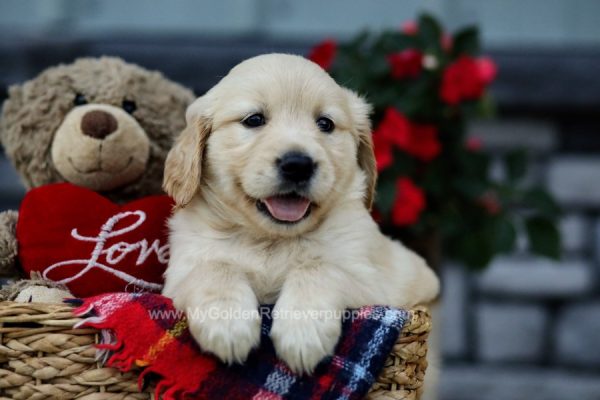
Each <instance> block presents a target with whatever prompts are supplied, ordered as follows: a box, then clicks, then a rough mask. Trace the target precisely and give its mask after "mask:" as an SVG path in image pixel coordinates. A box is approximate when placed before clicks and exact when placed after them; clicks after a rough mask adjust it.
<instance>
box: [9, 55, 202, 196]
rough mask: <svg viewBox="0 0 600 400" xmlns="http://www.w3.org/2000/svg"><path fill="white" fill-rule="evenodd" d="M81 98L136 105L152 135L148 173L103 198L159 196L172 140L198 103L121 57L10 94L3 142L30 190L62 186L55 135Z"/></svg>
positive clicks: (50, 74)
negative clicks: (53, 155)
mask: <svg viewBox="0 0 600 400" xmlns="http://www.w3.org/2000/svg"><path fill="white" fill-rule="evenodd" d="M77 93H81V94H83V95H85V97H86V99H87V100H88V102H89V103H100V104H107V105H112V106H115V107H119V108H121V105H122V102H123V100H124V99H127V100H134V101H135V102H136V103H137V110H136V111H135V112H134V113H133V116H134V117H135V119H136V120H137V122H138V123H139V124H140V126H141V127H142V128H143V130H144V131H145V132H146V134H147V135H148V137H149V139H150V142H151V146H150V158H149V160H148V164H147V168H146V172H145V173H144V174H143V175H142V176H141V178H140V179H138V180H137V181H136V182H133V183H131V184H129V185H126V186H124V187H120V188H117V189H115V190H112V191H110V192H107V193H104V194H105V195H107V196H108V197H109V198H111V199H113V200H115V201H127V200H130V199H132V198H138V197H141V196H144V195H148V194H152V193H160V192H161V183H162V173H163V165H164V160H165V157H166V155H167V151H168V150H169V148H170V147H171V144H172V141H173V137H174V136H175V135H176V134H177V133H179V132H180V131H181V130H182V129H183V128H184V127H185V119H184V113H185V109H186V107H187V105H188V104H189V103H191V101H192V100H193V99H194V98H193V95H192V93H191V92H190V91H189V90H187V89H185V88H183V87H182V86H180V85H178V84H176V83H173V82H171V81H169V80H167V79H165V78H164V77H163V76H162V75H161V74H160V73H158V72H150V71H147V70H145V69H143V68H141V67H138V66H136V65H133V64H128V63H126V62H124V61H122V60H120V59H118V58H113V57H102V58H99V59H96V58H83V59H79V60H77V61H75V62H74V63H73V64H69V65H59V66H57V67H53V68H49V69H47V70H46V71H44V72H42V73H41V74H40V75H39V76H38V77H36V78H34V79H32V80H30V81H28V82H25V83H24V84H22V85H19V86H12V87H11V88H10V89H9V98H8V99H7V100H6V102H5V103H4V107H3V110H2V118H1V120H0V140H1V142H2V145H3V146H4V148H5V150H6V153H7V155H8V157H9V158H10V159H11V161H12V163H13V165H14V166H15V168H16V169H17V171H18V172H19V174H20V175H21V178H22V180H23V183H24V184H25V186H26V187H27V188H32V187H36V186H40V185H45V184H48V183H53V182H61V181H64V179H63V177H62V176H61V175H60V174H59V173H58V171H57V170H56V168H55V167H54V165H53V163H52V161H51V155H50V152H51V146H52V141H53V138H54V134H55V132H56V130H57V129H58V127H59V126H60V125H61V123H62V121H63V119H64V118H65V116H66V115H67V113H68V112H69V111H71V109H73V107H74V104H73V100H74V98H75V96H76V94H77Z"/></svg>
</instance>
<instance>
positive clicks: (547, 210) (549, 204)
mask: <svg viewBox="0 0 600 400" xmlns="http://www.w3.org/2000/svg"><path fill="white" fill-rule="evenodd" d="M523 202H524V203H525V206H527V207H531V208H533V209H534V210H535V211H537V212H538V213H540V214H542V215H544V216H546V217H548V218H555V217H556V216H557V215H559V214H560V212H561V210H560V207H559V206H558V205H557V204H556V202H555V201H554V199H553V198H552V196H550V195H549V194H548V192H546V191H545V190H544V189H541V188H533V189H530V190H528V191H526V192H525V193H524V194H523Z"/></svg>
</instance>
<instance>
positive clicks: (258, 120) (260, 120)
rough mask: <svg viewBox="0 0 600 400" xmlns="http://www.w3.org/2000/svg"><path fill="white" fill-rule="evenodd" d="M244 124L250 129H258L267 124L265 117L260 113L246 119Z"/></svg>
mask: <svg viewBox="0 0 600 400" xmlns="http://www.w3.org/2000/svg"><path fill="white" fill-rule="evenodd" d="M242 124H244V126H246V127H248V128H257V127H259V126H262V125H264V124H265V116H264V115H262V114H260V113H256V114H252V115H250V116H249V117H246V118H244V120H243V121H242Z"/></svg>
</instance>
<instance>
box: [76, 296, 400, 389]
mask: <svg viewBox="0 0 600 400" xmlns="http://www.w3.org/2000/svg"><path fill="white" fill-rule="evenodd" d="M70 302H71V303H75V304H76V305H78V306H79V307H78V308H77V309H76V310H75V313H76V314H77V315H79V316H83V317H85V319H84V320H83V321H82V322H80V323H79V324H78V326H85V327H93V328H97V329H102V330H103V333H104V336H107V335H108V336H109V337H108V339H107V340H105V341H106V343H104V344H100V345H98V347H99V348H101V349H107V350H110V355H109V357H108V359H107V365H108V366H111V367H116V368H118V369H120V370H122V371H128V370H130V369H131V368H133V367H141V368H142V371H141V374H140V377H139V382H138V383H139V385H140V388H143V387H145V386H146V384H147V383H148V381H151V380H157V384H156V394H157V396H158V394H162V396H163V399H167V400H168V399H184V398H185V399H210V400H213V399H230V400H235V399H264V400H284V399H294V400H300V399H303V400H304V399H315V400H316V399H331V400H333V399H348V400H353V399H360V398H363V397H364V396H365V395H366V393H367V392H368V390H369V388H370V387H371V385H372V384H373V383H374V382H375V379H376V378H377V376H378V374H379V372H380V370H381V369H382V367H383V365H384V362H385V360H386V358H387V355H388V354H389V352H390V351H391V349H392V346H393V345H394V343H395V341H396V339H397V337H398V335H399V333H400V330H401V329H402V326H403V324H404V322H405V321H406V320H407V318H408V317H409V314H408V313H407V312H406V311H403V310H397V309H393V308H390V307H383V306H371V307H363V308H361V309H359V310H353V312H351V313H348V315H350V316H352V318H345V319H344V321H343V334H342V337H341V339H340V341H339V342H338V344H337V347H336V350H335V354H334V355H333V356H332V357H329V358H327V359H325V360H323V361H322V362H321V363H320V364H319V366H318V367H317V368H316V370H315V372H314V374H312V375H311V376H306V375H303V376H300V375H297V374H294V373H293V372H292V371H290V370H289V369H288V368H287V367H286V365H285V364H284V363H283V362H282V361H280V360H278V359H277V357H276V355H275V351H274V349H273V346H272V343H271V341H270V339H269V336H268V333H269V330H270V327H271V323H272V320H271V319H270V317H269V313H268V312H266V313H263V314H262V315H263V317H262V320H263V323H262V338H261V345H260V348H259V349H257V350H255V351H253V352H252V354H251V355H250V356H249V358H248V360H247V362H246V363H245V364H244V365H243V366H240V365H234V366H225V365H223V364H222V363H220V362H219V361H218V360H217V359H216V358H214V357H213V356H211V355H209V354H206V353H203V352H201V350H200V349H199V348H198V346H197V344H196V342H195V341H194V339H193V337H192V336H191V335H190V333H189V331H188V329H187V320H186V318H185V315H182V313H179V312H177V311H175V309H174V308H173V305H172V302H171V300H170V299H168V298H166V297H163V296H160V295H156V294H149V293H145V294H132V293H114V294H106V295H100V296H96V297H91V298H87V299H84V300H70ZM268 310H269V309H268V308H267V311H268Z"/></svg>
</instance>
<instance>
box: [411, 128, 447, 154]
mask: <svg viewBox="0 0 600 400" xmlns="http://www.w3.org/2000/svg"><path fill="white" fill-rule="evenodd" d="M437 134H438V132H437V128H436V127H435V126H434V125H420V124H411V129H410V141H409V142H408V146H407V147H406V148H405V149H404V150H406V152H407V153H409V154H412V155H413V156H415V157H417V158H419V159H421V160H423V161H431V160H433V159H434V158H436V157H437V156H438V155H439V154H440V152H441V151H442V146H441V145H440V142H439V141H438V139H437Z"/></svg>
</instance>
